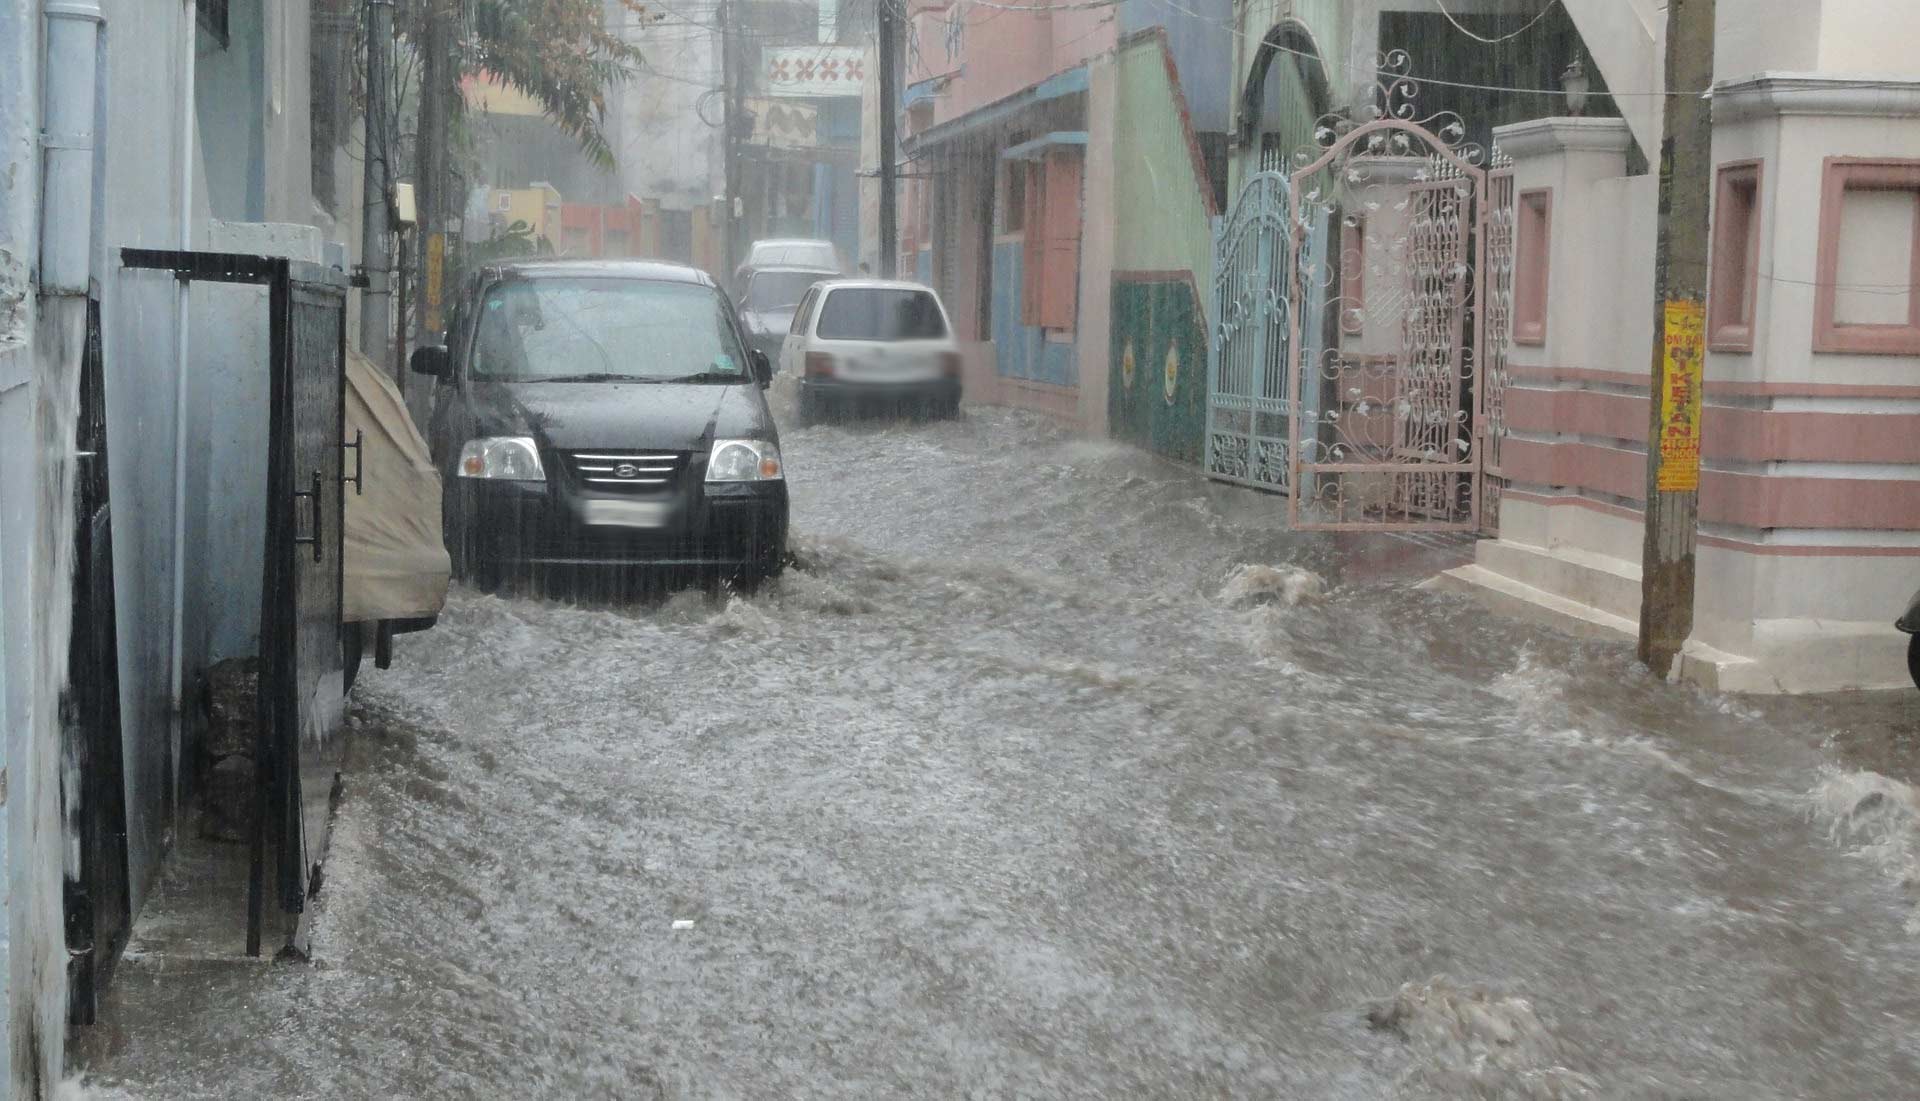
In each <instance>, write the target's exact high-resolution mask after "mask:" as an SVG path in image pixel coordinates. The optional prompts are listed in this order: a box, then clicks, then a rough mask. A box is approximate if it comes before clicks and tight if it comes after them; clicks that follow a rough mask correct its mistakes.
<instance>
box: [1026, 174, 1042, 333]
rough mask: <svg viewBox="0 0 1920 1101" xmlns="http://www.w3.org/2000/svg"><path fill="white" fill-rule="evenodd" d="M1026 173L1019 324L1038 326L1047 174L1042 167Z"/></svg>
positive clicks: (1039, 322)
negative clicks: (1025, 207) (1025, 206)
mask: <svg viewBox="0 0 1920 1101" xmlns="http://www.w3.org/2000/svg"><path fill="white" fill-rule="evenodd" d="M1019 170H1020V171H1022V172H1025V173H1026V174H1027V209H1026V211H1025V214H1024V217H1023V219H1022V225H1023V226H1024V227H1025V228H1024V229H1022V230H1021V232H1022V233H1024V234H1025V237H1024V239H1023V240H1022V242H1021V272H1020V323H1021V324H1022V325H1029V326H1036V327H1037V326H1039V325H1040V324H1041V321H1040V315H1041V310H1040V288H1041V286H1042V281H1043V279H1044V277H1045V274H1046V232H1047V231H1046V214H1045V205H1046V191H1047V189H1046V175H1045V173H1044V172H1043V171H1042V170H1041V168H1040V166H1039V165H1031V166H1029V165H1025V164H1023V165H1021V166H1020V169H1019Z"/></svg>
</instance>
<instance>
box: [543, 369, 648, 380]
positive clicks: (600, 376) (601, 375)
mask: <svg viewBox="0 0 1920 1101" xmlns="http://www.w3.org/2000/svg"><path fill="white" fill-rule="evenodd" d="M520 381H522V382H663V381H665V380H664V379H657V378H648V377H647V376H645V375H621V374H615V373H613V372H611V371H599V372H596V373H593V374H586V375H547V376H545V377H542V378H529V379H521V380H520Z"/></svg>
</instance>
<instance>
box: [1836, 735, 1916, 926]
mask: <svg viewBox="0 0 1920 1101" xmlns="http://www.w3.org/2000/svg"><path fill="white" fill-rule="evenodd" d="M1808 800H1809V802H1810V803H1811V807H1812V815H1813V819H1814V821H1815V822H1817V823H1819V824H1821V825H1822V826H1824V827H1825V828H1826V831H1827V836H1828V837H1829V838H1830V839H1832V840H1833V841H1834V843H1836V844H1839V845H1842V846H1844V847H1845V848H1846V849H1847V851H1848V852H1849V853H1850V854H1852V855H1853V856H1855V857H1857V858H1859V859H1861V860H1864V861H1866V862H1867V863H1869V864H1871V865H1872V866H1873V867H1875V868H1877V869H1878V870H1879V871H1880V873H1881V874H1882V875H1883V876H1885V877H1886V878H1887V879H1889V880H1891V881H1892V882H1893V883H1894V884H1895V885H1897V886H1898V887H1899V888H1900V889H1901V890H1902V891H1903V892H1905V894H1906V896H1907V900H1908V902H1909V904H1910V905H1911V906H1912V909H1911V910H1910V912H1909V914H1908V916H1907V922H1906V929H1907V932H1909V933H1912V934H1915V935H1920V792H1916V791H1915V790H1914V788H1913V786H1912V785H1911V784H1905V783H1902V782H1901V781H1899V780H1895V779H1893V778H1892V777H1889V776H1882V775H1881V774H1879V773H1877V772H1854V771H1850V770H1847V769H1841V768H1836V767H1834V766H1831V765H1829V766H1827V767H1826V768H1824V769H1822V770H1821V775H1820V781H1819V782H1818V783H1817V784H1815V785H1814V786H1813V790H1812V791H1811V792H1809V793H1808Z"/></svg>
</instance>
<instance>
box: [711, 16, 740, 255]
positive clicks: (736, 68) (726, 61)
mask: <svg viewBox="0 0 1920 1101" xmlns="http://www.w3.org/2000/svg"><path fill="white" fill-rule="evenodd" d="M714 16H715V18H716V19H717V20H718V21H719V23H720V85H721V90H722V99H723V101H724V105H725V106H724V110H725V114H726V119H725V123H724V125H723V126H722V128H721V129H722V132H723V133H724V134H725V135H726V166H725V171H726V182H727V200H726V201H727V210H726V217H725V219H724V221H725V223H726V227H727V234H726V252H725V253H723V256H724V257H725V260H726V263H725V264H724V265H723V267H724V269H725V270H724V271H723V273H722V274H723V275H725V276H726V277H727V278H729V279H731V278H732V275H733V269H734V268H735V267H736V266H738V265H739V263H740V260H741V258H742V257H743V256H744V255H746V252H745V245H746V242H745V241H742V240H741V239H740V238H741V232H740V214H741V208H742V206H743V205H744V204H745V199H743V198H742V197H741V194H740V128H741V126H742V125H743V124H744V122H745V117H744V116H745V114H746V111H745V108H744V106H743V105H742V103H741V94H740V93H741V85H742V82H743V81H744V80H745V79H746V74H745V73H744V72H743V71H742V69H741V65H740V57H739V48H740V47H739V43H740V28H739V27H737V26H735V25H734V24H735V21H736V19H737V18H738V13H736V12H735V11H734V10H733V0H719V4H718V5H717V6H716V8H715V10H714Z"/></svg>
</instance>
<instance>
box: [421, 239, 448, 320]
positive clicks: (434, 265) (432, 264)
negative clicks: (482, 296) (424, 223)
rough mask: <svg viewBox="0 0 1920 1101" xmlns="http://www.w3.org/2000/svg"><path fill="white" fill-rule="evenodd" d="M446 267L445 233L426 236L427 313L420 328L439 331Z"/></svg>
mask: <svg viewBox="0 0 1920 1101" xmlns="http://www.w3.org/2000/svg"><path fill="white" fill-rule="evenodd" d="M446 269H447V238H446V235H445V234H440V233H435V234H431V235H429V236H428V237H427V313H426V317H425V318H423V319H422V320H423V324H422V326H421V327H422V328H424V329H425V330H426V331H427V332H430V333H437V332H439V331H440V305H441V301H442V295H443V288H444V286H445V283H444V280H445V278H446Z"/></svg>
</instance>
